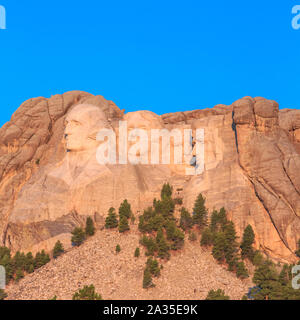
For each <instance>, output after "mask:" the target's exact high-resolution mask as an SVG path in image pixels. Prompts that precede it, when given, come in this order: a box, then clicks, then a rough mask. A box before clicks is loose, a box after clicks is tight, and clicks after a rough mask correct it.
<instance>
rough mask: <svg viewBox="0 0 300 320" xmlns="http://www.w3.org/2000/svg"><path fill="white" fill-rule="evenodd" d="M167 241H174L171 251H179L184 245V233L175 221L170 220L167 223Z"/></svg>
mask: <svg viewBox="0 0 300 320" xmlns="http://www.w3.org/2000/svg"><path fill="white" fill-rule="evenodd" d="M166 232H167V239H168V240H171V241H172V244H171V249H172V250H178V249H180V248H181V247H182V246H183V244H184V233H183V232H182V231H181V230H180V229H178V228H177V226H176V224H175V222H174V221H172V220H169V221H167V223H166Z"/></svg>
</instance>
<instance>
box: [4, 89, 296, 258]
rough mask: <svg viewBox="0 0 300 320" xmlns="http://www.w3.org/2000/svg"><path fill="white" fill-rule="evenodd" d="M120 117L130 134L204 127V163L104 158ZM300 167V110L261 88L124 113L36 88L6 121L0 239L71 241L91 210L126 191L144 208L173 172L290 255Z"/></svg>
mask: <svg viewBox="0 0 300 320" xmlns="http://www.w3.org/2000/svg"><path fill="white" fill-rule="evenodd" d="M120 121H127V130H128V134H129V133H130V132H131V130H133V129H134V128H143V129H144V130H146V131H149V130H150V129H169V130H171V129H174V128H175V129H179V130H183V129H191V130H192V132H193V135H194V132H195V130H196V129H199V128H201V129H204V171H203V172H202V173H201V174H198V175H186V174H185V170H186V168H187V167H190V165H189V164H185V165H180V164H175V163H171V164H155V165H153V164H130V163H128V164H119V163H117V164H106V165H99V163H98V162H97V161H96V156H95V155H96V151H95V150H96V148H97V146H99V141H98V139H97V138H96V136H97V131H99V130H100V129H103V128H106V129H112V130H113V131H114V132H115V134H116V140H117V144H118V142H119V140H120V139H122V136H121V134H120V127H119V122H120ZM132 141H133V140H130V141H129V142H128V145H129V146H128V147H130V146H132V144H134V143H133V142H132ZM103 143H104V142H103ZM173 150H174V144H173V145H172V143H171V151H173ZM143 152H144V154H139V155H140V156H145V157H147V156H150V151H147V150H146V151H141V152H140V153H143ZM119 153H120V150H117V155H119ZM299 172H300V110H289V109H284V110H279V107H278V104H277V103H276V102H274V101H271V100H267V99H264V98H260V97H257V98H251V97H245V98H243V99H240V100H238V101H236V102H234V103H233V104H232V105H229V106H226V105H217V106H215V107H214V108H211V109H204V110H195V111H186V112H177V113H171V114H164V115H162V116H158V115H156V114H154V113H152V112H149V111H138V112H132V113H127V114H125V113H124V111H121V110H120V109H119V108H118V107H117V106H116V105H115V104H114V103H113V102H111V101H107V100H105V99H104V98H103V97H102V96H93V95H91V94H88V93H85V92H79V91H73V92H67V93H65V94H63V95H55V96H53V97H51V98H49V99H46V98H41V97H40V98H34V99H30V100H28V101H26V102H24V103H23V104H22V105H21V106H20V107H19V109H18V110H17V111H16V112H15V113H14V114H13V116H12V118H11V120H10V121H9V122H8V123H6V124H5V125H4V126H3V127H2V128H1V129H0V236H1V238H0V239H1V241H2V245H6V246H8V247H10V248H11V249H12V250H14V251H15V250H19V249H22V250H24V251H27V250H32V251H36V250H39V249H42V248H44V249H46V250H47V249H48V250H49V249H50V248H52V247H53V245H54V243H55V242H56V241H57V239H60V240H61V241H62V242H64V244H65V246H68V245H70V231H71V230H72V229H73V228H74V226H76V225H80V224H82V223H83V222H84V221H85V218H86V216H91V217H93V219H94V220H95V222H96V224H97V225H98V226H101V225H103V221H104V217H105V216H106V214H107V210H108V209H109V207H111V206H113V207H116V208H118V206H119V204H120V203H121V202H122V201H123V200H124V199H125V198H126V199H128V201H129V202H130V203H131V204H132V207H133V209H134V211H135V212H136V213H137V215H138V214H139V213H140V212H141V211H142V210H143V209H144V208H145V207H147V206H149V205H151V203H152V200H153V198H154V197H158V196H159V192H160V189H161V186H162V184H163V183H164V182H167V181H168V182H170V183H171V184H172V185H173V187H174V193H175V197H176V196H177V197H182V198H183V203H184V206H186V207H187V208H189V209H192V207H193V203H194V201H195V198H196V196H197V195H198V194H199V193H200V192H201V193H203V195H204V196H205V197H206V199H207V205H208V207H209V209H210V210H212V209H213V208H216V209H219V208H220V207H223V206H224V207H225V208H226V209H227V211H228V214H229V217H230V218H231V219H232V220H233V221H234V222H235V224H236V227H237V231H238V234H239V235H241V233H242V232H243V229H244V228H245V227H246V226H247V224H251V225H252V227H253V229H254V232H255V234H256V244H255V246H256V248H260V249H261V250H262V251H264V252H265V253H266V254H267V255H268V256H270V257H272V258H274V259H278V260H281V261H289V262H292V261H294V260H295V258H296V257H295V255H294V251H295V250H296V242H297V240H298V239H299V238H300V180H299V178H298V177H299Z"/></svg>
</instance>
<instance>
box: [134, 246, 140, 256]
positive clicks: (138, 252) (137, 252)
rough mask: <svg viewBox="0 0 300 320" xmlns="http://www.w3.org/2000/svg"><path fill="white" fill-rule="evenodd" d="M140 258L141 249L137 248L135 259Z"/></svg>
mask: <svg viewBox="0 0 300 320" xmlns="http://www.w3.org/2000/svg"><path fill="white" fill-rule="evenodd" d="M139 256H140V248H139V247H137V248H136V249H135V251H134V257H135V258H138V257H139Z"/></svg>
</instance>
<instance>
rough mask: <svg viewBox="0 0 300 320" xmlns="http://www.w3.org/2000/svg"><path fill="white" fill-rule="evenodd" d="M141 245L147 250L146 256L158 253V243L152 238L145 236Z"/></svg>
mask: <svg viewBox="0 0 300 320" xmlns="http://www.w3.org/2000/svg"><path fill="white" fill-rule="evenodd" d="M140 243H141V244H142V245H143V246H145V247H146V248H147V251H146V253H145V255H146V256H153V255H154V253H155V252H156V251H157V244H156V241H155V240H154V239H153V238H151V237H147V236H145V235H144V236H143V237H142V238H141V240H140Z"/></svg>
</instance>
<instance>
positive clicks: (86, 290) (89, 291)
mask: <svg viewBox="0 0 300 320" xmlns="http://www.w3.org/2000/svg"><path fill="white" fill-rule="evenodd" d="M73 300H102V297H101V295H100V294H98V293H96V291H95V287H94V286H93V285H90V286H84V287H83V289H79V290H78V291H77V292H75V293H74V295H73Z"/></svg>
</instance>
